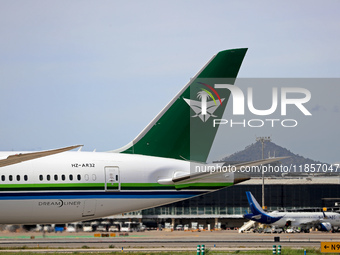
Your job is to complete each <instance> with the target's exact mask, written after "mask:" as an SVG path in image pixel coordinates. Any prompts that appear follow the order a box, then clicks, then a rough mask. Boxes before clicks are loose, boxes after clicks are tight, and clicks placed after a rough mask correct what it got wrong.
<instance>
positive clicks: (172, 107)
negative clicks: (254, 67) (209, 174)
mask: <svg viewBox="0 0 340 255" xmlns="http://www.w3.org/2000/svg"><path fill="white" fill-rule="evenodd" d="M246 52H247V49H233V50H225V51H221V52H219V53H218V54H216V55H215V56H213V57H212V58H211V59H210V61H209V62H208V63H207V64H206V65H205V66H204V67H203V68H202V69H201V70H200V71H199V72H198V73H197V74H196V75H195V76H194V78H192V79H191V80H190V82H189V83H188V84H187V85H186V86H185V87H184V88H183V89H182V90H181V91H180V92H179V93H178V94H177V95H176V96H175V97H174V98H173V99H172V100H171V101H170V103H169V104H168V105H167V106H166V107H165V108H164V109H163V110H162V111H161V112H160V113H159V114H158V115H157V116H156V117H155V118H154V119H153V120H152V121H151V122H150V124H149V125H148V126H147V127H146V128H145V129H144V130H143V131H142V132H141V133H140V134H139V135H138V136H137V137H136V138H135V139H134V140H133V141H132V142H130V143H129V144H127V145H126V146H124V147H122V148H120V149H118V150H115V151H112V152H121V153H128V154H141V155H148V156H157V157H166V158H174V159H182V160H192V161H198V162H206V160H207V158H208V156H209V152H210V149H211V146H212V144H213V141H214V138H215V135H216V132H217V129H218V125H216V127H214V125H213V120H214V119H215V118H217V119H220V118H222V116H223V112H224V110H225V107H226V105H227V102H228V99H229V96H230V91H229V90H228V89H225V88H215V84H231V85H233V84H234V82H235V79H236V76H237V74H238V71H239V69H240V66H241V63H242V61H243V58H244V56H245V54H246Z"/></svg>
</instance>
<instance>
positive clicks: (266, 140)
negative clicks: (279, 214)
mask: <svg viewBox="0 0 340 255" xmlns="http://www.w3.org/2000/svg"><path fill="white" fill-rule="evenodd" d="M271 140H272V139H271V138H270V136H261V137H256V141H257V142H258V141H260V142H261V143H262V159H264V155H263V149H264V142H270V141H271ZM262 208H263V209H264V172H263V168H262Z"/></svg>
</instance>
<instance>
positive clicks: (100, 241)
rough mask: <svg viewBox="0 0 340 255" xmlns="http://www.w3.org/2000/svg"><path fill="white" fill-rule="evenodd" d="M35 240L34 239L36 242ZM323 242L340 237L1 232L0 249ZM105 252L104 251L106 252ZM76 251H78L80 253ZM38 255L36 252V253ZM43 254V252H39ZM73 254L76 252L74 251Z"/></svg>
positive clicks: (217, 247)
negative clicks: (95, 235) (97, 235)
mask: <svg viewBox="0 0 340 255" xmlns="http://www.w3.org/2000/svg"><path fill="white" fill-rule="evenodd" d="M274 237H279V238H280V242H274ZM33 238H34V239H33ZM321 241H333V242H336V241H339V242H340V233H324V232H311V233H294V234H291V233H290V234H259V233H243V234H239V233H238V232H237V231H233V230H227V231H212V232H208V231H203V232H183V231H174V232H165V231H146V232H139V233H129V236H119V234H118V233H116V237H94V233H46V235H45V236H43V235H42V233H33V232H27V233H6V232H0V247H1V248H10V247H14V248H18V247H23V246H25V247H27V248H37V247H39V248H48V249H56V248H62V249H63V251H66V250H65V249H81V250H85V251H90V250H89V248H91V251H92V249H94V250H95V251H97V250H99V251H104V252H105V250H106V251H108V250H109V251H121V249H122V248H123V249H124V251H132V250H134V251H140V250H141V248H140V247H143V249H142V250H147V251H162V250H169V249H171V250H173V251H175V250H179V251H183V250H184V251H185V250H188V251H195V250H196V247H197V245H202V244H204V245H205V246H206V248H209V249H212V250H221V251H222V250H228V251H234V250H255V249H270V248H271V247H272V245H273V244H275V245H281V246H282V247H292V248H303V247H306V248H307V247H315V248H320V242H321ZM103 249H104V250H103ZM81 250H77V251H81ZM35 251H37V250H35ZM39 251H41V252H43V250H39ZM73 251H74V250H73Z"/></svg>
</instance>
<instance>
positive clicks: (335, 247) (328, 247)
mask: <svg viewBox="0 0 340 255" xmlns="http://www.w3.org/2000/svg"><path fill="white" fill-rule="evenodd" d="M321 252H340V242H321Z"/></svg>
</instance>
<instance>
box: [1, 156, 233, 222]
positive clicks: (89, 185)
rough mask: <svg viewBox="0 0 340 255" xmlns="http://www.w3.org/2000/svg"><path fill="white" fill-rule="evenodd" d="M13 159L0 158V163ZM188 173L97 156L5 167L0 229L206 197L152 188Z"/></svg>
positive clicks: (168, 162)
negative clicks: (162, 180) (6, 226)
mask: <svg viewBox="0 0 340 255" xmlns="http://www.w3.org/2000/svg"><path fill="white" fill-rule="evenodd" d="M16 153H19V152H1V153H0V159H4V158H6V157H7V156H8V155H13V154H16ZM189 172H190V163H189V162H186V161H182V160H175V159H166V158H159V157H150V156H142V155H130V154H120V153H100V152H64V153H60V154H56V155H52V156H48V157H42V158H39V159H34V160H29V161H26V162H22V163H18V164H14V165H10V166H5V167H2V168H1V170H0V215H1V217H0V224H1V223H6V224H33V223H34V224H36V223H65V222H74V221H81V220H87V219H91V218H100V217H105V216H110V215H114V214H119V213H125V212H130V211H135V210H141V209H145V208H150V207H155V206H159V205H162V204H167V203H171V202H174V201H179V200H183V199H187V198H190V197H193V196H197V195H200V194H203V193H205V192H207V191H211V189H210V190H209V188H206V189H202V188H199V187H198V188H195V187H192V188H190V189H178V188H176V187H175V185H162V184H159V183H158V180H161V179H169V178H172V177H173V176H174V175H175V173H181V174H189ZM219 181H221V180H219ZM224 182H226V183H232V182H233V180H231V179H225V180H224Z"/></svg>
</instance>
